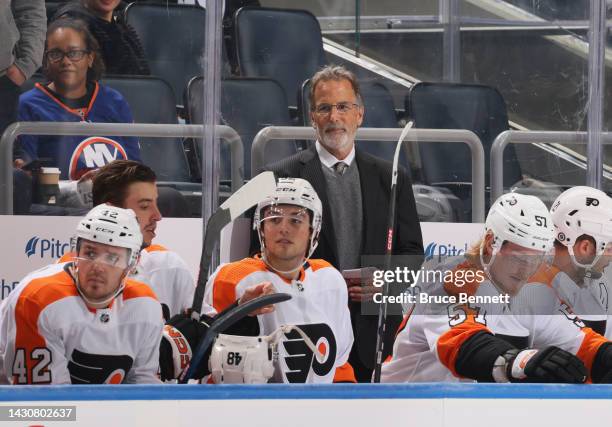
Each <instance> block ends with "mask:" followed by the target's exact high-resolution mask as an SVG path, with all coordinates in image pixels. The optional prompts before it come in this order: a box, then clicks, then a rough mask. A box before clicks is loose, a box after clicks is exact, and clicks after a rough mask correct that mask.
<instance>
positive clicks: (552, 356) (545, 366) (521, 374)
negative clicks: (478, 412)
mask: <svg viewBox="0 0 612 427" xmlns="http://www.w3.org/2000/svg"><path fill="white" fill-rule="evenodd" d="M493 378H494V379H495V381H497V382H508V381H510V382H526V383H578V384H581V383H584V382H585V381H586V378H587V371H586V368H585V367H584V364H583V363H582V361H581V360H580V359H578V358H577V357H576V356H574V355H573V354H571V353H568V352H567V351H565V350H562V349H560V348H559V347H555V346H551V347H547V348H545V349H543V350H536V349H528V350H522V351H520V350H517V349H511V350H508V351H507V352H506V353H504V354H503V355H501V356H499V358H498V359H497V360H496V361H495V364H494V366H493Z"/></svg>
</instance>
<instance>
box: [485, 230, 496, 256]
mask: <svg viewBox="0 0 612 427" xmlns="http://www.w3.org/2000/svg"><path fill="white" fill-rule="evenodd" d="M494 239H495V236H494V235H493V232H491V231H487V233H486V234H485V236H484V238H483V240H484V241H483V243H482V244H483V245H484V250H483V253H484V254H485V255H491V254H492V253H493V240H494Z"/></svg>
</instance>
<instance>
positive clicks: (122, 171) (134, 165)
mask: <svg viewBox="0 0 612 427" xmlns="http://www.w3.org/2000/svg"><path fill="white" fill-rule="evenodd" d="M155 181H157V177H156V176H155V172H153V169H151V168H150V167H148V166H146V165H143V164H142V163H138V162H135V161H133V160H115V161H113V162H111V163H109V164H107V165H104V166H102V167H101V168H100V169H98V170H97V171H96V173H95V175H94V177H93V188H92V198H93V204H94V206H97V205H99V204H101V203H110V204H111V205H114V206H118V207H124V206H123V204H124V202H125V198H126V196H127V189H128V187H129V185H130V184H132V183H134V182H150V183H152V184H154V183H155Z"/></svg>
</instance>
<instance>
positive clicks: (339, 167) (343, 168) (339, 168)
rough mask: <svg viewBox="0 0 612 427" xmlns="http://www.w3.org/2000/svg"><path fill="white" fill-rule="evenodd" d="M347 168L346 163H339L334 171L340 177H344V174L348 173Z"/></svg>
mask: <svg viewBox="0 0 612 427" xmlns="http://www.w3.org/2000/svg"><path fill="white" fill-rule="evenodd" d="M347 168H348V165H347V164H346V163H344V162H338V163H336V164H335V165H334V171H336V173H337V174H338V175H340V176H342V175H344V172H346V169H347Z"/></svg>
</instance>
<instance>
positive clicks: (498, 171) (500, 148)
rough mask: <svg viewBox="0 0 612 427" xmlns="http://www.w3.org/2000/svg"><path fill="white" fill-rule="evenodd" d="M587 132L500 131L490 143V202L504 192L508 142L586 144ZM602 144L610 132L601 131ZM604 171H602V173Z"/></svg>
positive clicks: (610, 141)
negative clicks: (505, 153)
mask: <svg viewBox="0 0 612 427" xmlns="http://www.w3.org/2000/svg"><path fill="white" fill-rule="evenodd" d="M587 142H588V133H587V132H553V131H516V130H507V131H504V132H502V133H500V134H499V135H498V136H497V138H495V141H493V144H492V145H491V159H490V164H491V167H490V171H491V172H490V173H491V203H493V202H494V201H495V200H497V198H498V197H499V196H501V195H502V194H503V192H504V149H505V148H506V146H507V145H508V144H537V143H547V144H555V143H557V144H567V145H586V144H587ZM601 142H602V144H603V145H611V144H612V133H607V132H605V133H602V134H601ZM605 174H606V172H605V171H604V175H605Z"/></svg>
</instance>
